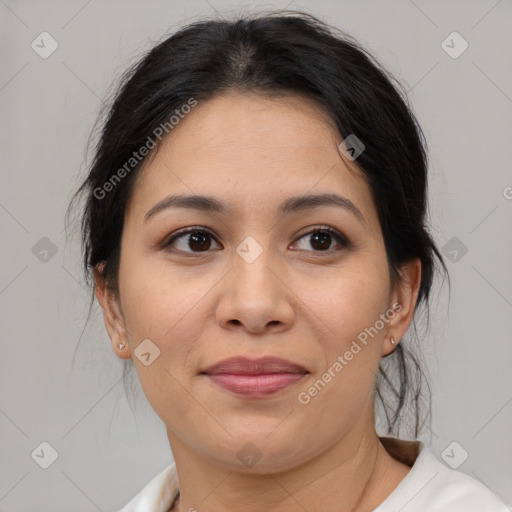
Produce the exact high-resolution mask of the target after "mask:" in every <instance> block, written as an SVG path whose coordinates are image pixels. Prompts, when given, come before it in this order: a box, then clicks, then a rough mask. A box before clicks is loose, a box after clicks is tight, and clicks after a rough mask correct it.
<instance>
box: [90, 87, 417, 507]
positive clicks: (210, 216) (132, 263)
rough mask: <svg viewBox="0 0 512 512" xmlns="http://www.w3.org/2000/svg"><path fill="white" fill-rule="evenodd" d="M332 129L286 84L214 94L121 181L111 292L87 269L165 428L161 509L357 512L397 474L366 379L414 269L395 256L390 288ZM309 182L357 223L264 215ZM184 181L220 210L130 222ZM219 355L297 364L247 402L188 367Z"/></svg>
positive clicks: (358, 185)
mask: <svg viewBox="0 0 512 512" xmlns="http://www.w3.org/2000/svg"><path fill="white" fill-rule="evenodd" d="M341 140H342V139H341V137H340V135H339V133H338V132H337V130H336V128H335V126H334V125H333V123H332V121H331V120H330V119H328V118H327V117H326V116H325V115H323V114H322V112H321V110H320V109H319V108H318V106H317V105H316V104H315V103H313V102H312V100H309V99H304V98H302V97H300V96H295V95H287V96H285V97H281V98H273V99H269V98H266V97H262V96H256V95H254V94H241V93H235V92H229V93H225V94H223V95H220V96H217V97H215V98H214V99H211V100H209V101H206V102H202V103H201V102H200V103H199V104H198V105H197V106H196V107H195V108H194V109H193V110H192V112H191V113H190V114H188V115H187V116H186V117H185V118H184V119H183V120H181V121H180V123H179V125H177V126H176V127H175V128H174V129H173V131H172V132H170V134H169V135H168V136H167V137H166V138H165V139H164V141H163V144H162V145H161V147H159V149H158V151H156V152H154V153H153V154H152V155H151V158H150V159H148V160H147V161H146V163H145V166H144V169H143V171H142V173H141V175H140V176H139V177H138V181H137V185H136V188H135V191H134V195H133V197H132V200H131V202H130V204H129V205H128V208H127V211H126V217H125V225H124V230H123V234H122V244H121V262H120V269H119V296H117V295H116V294H115V293H113V292H110V291H109V290H108V288H107V286H106V285H105V282H104V281H103V279H102V276H101V268H102V267H101V265H100V266H98V268H97V269H96V271H95V279H96V296H97V298H98V300H99V302H100V304H101V306H102V309H103V313H104V320H105V326H106V328H107V331H108V334H109V336H110V339H111V341H112V349H113V351H114V352H115V353H116V354H117V355H118V356H119V357H120V358H123V359H127V358H130V357H131V358H133V360H134V365H135V368H136V371H137V375H138V378H139V380H140V383H141V386H142V388H143V391H144V393H145V395H146V397H147V399H148V401H149V402H150V404H151V406H152V407H153V409H154V410H155V412H156V413H157V414H158V415H159V416H160V418H161V419H162V420H163V421H164V423H165V425H166V429H167V435H168V439H169V443H170V447H171V449H172V453H173V455H174V458H175V461H176V467H177V472H178V478H179V481H180V491H181V497H180V501H179V503H178V504H177V506H176V507H175V508H174V509H173V510H175V511H179V512H184V511H188V510H189V509H190V508H191V507H193V509H195V510H197V511H199V512H201V510H208V512H220V511H222V512H227V511H235V510H237V511H238V510H240V509H241V504H243V510H244V511H246V512H252V511H261V510H273V511H275V512H292V511H293V512H295V511H301V512H302V511H304V510H346V511H350V510H354V511H365V510H372V509H373V508H375V507H376V506H377V505H379V504H380V503H381V502H382V501H383V500H384V499H385V498H386V497H387V496H388V495H389V494H390V493H391V492H392V491H393V490H394V489H395V488H396V486H397V485H398V483H399V482H400V481H401V480H402V479H403V478H404V477H405V475H406V474H407V472H408V471H409V469H410V468H409V467H408V466H406V465H404V464H402V463H400V462H398V461H397V460H395V459H393V458H392V457H391V456H390V455H389V454H388V453H387V452H386V450H385V449H384V447H383V446H382V444H381V443H380V441H379V438H378V436H377V434H376V431H375V426H374V425H375V420H374V413H373V408H374V393H375V389H374V385H375V379H376V373H377V371H378V365H379V361H380V359H381V358H382V357H385V356H387V355H389V354H390V353H391V352H392V351H393V350H394V348H395V345H393V344H391V342H390V338H391V336H393V337H394V338H395V339H396V340H401V339H402V337H403V335H404V334H405V332H406V330H407V328H408V326H409V325H410V323H411V321H412V318H413V314H414V307H415V304H416V300H417V296H418V290H419V284H420V278H421V263H420V261H419V260H418V259H415V260H412V261H410V262H407V264H404V265H403V266H402V268H401V270H400V272H401V276H402V281H401V282H399V283H392V282H391V280H390V276H389V272H388V266H387V259H386V252H385V248H384V241H383V238H382V232H381V229H380V224H379V220H378V216H377V212H376V208H375V204H374V203H373V199H372V196H371V193H370V189H369V187H368V185H367V184H366V182H365V180H364V178H363V174H362V173H361V171H359V170H358V168H357V165H356V164H357V160H356V161H354V162H351V161H349V160H348V159H346V158H343V157H342V155H341V154H340V152H339V150H338V145H339V143H340V142H341ZM322 192H325V193H333V192H335V193H338V194H340V195H343V196H344V197H346V198H348V199H350V200H351V201H352V202H353V203H354V204H355V205H356V207H357V208H358V209H359V210H360V211H361V213H362V215H363V217H364V222H360V221H359V220H358V218H357V217H356V216H355V215H353V214H352V213H351V212H350V211H348V210H347V209H343V208H340V207H336V206H321V207H318V208H315V209H311V210H309V211H305V212H300V213H292V214H289V215H286V216H283V215H280V214H279V213H278V212H277V208H278V206H279V205H280V204H281V203H282V202H283V201H284V200H285V199H288V198H289V197H292V196H297V195H302V194H305V193H322ZM194 193H195V194H204V195H209V196H214V197H215V198H217V199H218V200H219V201H221V202H222V203H224V204H225V205H227V206H229V207H230V208H232V210H233V214H232V215H222V214H220V213H205V212H200V211H195V210H185V209H177V208H174V209H167V210H164V211H161V212H160V213H158V214H157V215H155V216H154V217H152V218H150V219H149V220H148V221H147V222H145V221H144V216H145V214H146V212H147V211H148V210H150V209H151V208H152V207H153V206H154V205H155V204H156V203H158V202H159V201H160V200H161V199H163V198H164V197H166V196H167V195H169V194H194ZM318 225H320V226H330V227H332V228H334V229H335V230H337V231H339V232H340V233H341V234H343V235H344V236H345V237H347V238H348V240H349V245H348V246H341V245H340V244H339V243H338V242H337V241H336V239H335V238H331V239H328V240H327V242H326V243H325V246H326V247H327V248H328V249H327V250H322V247H321V246H320V249H319V248H318V247H319V244H318V243H316V244H315V242H314V240H313V241H312V239H311V236H310V235H306V236H304V234H306V233H307V232H308V231H309V230H310V228H312V227H314V226H315V227H316V226H318ZM186 227H202V228H203V229H204V228H208V229H209V230H210V231H211V232H212V233H213V236H214V238H207V241H206V243H205V242H200V243H199V246H198V245H193V242H192V247H191V246H190V245H189V242H190V235H185V236H183V237H182V238H181V239H179V240H176V241H175V242H174V244H173V246H172V245H171V246H168V247H167V248H162V247H160V246H159V243H160V242H162V241H164V240H165V239H166V238H167V239H169V235H171V234H173V233H175V232H176V231H178V230H179V229H182V228H186ZM248 236H251V237H253V238H254V239H255V240H256V241H257V242H258V244H259V245H260V246H261V248H262V250H263V252H262V253H261V255H259V257H258V258H257V259H256V260H255V261H254V262H252V263H250V264H249V263H247V262H246V261H245V260H244V259H243V258H241V257H240V256H239V254H238V253H237V252H236V248H237V247H238V246H239V244H240V243H241V242H242V240H244V239H245V238H246V237H248ZM329 240H331V243H329ZM208 244H209V245H208ZM198 247H199V249H198ZM203 247H205V248H206V249H203V251H202V252H201V249H202V248H203ZM194 250H195V251H196V252H194ZM180 251H181V252H180ZM185 251H186V252H185ZM396 302H398V303H400V304H401V305H402V309H401V310H400V312H398V313H396V314H395V315H394V316H393V318H392V319H390V320H389V321H388V322H386V323H385V326H384V328H382V329H381V330H380V331H379V332H378V335H375V336H374V337H373V338H370V341H369V343H368V344H367V345H366V346H364V347H363V348H362V350H361V351H360V352H359V353H358V354H357V355H356V356H354V358H353V359H352V360H351V361H350V362H349V363H348V364H347V365H346V366H345V367H344V368H343V370H342V371H341V372H339V373H338V374H337V375H336V377H335V378H333V379H332V381H331V382H329V383H328V384H327V385H326V386H325V388H323V389H322V390H321V392H319V393H318V394H317V396H315V397H314V398H312V399H311V401H310V403H308V404H307V405H303V404H301V403H299V401H298V398H297V397H298V394H299V393H300V392H301V391H305V390H306V391H307V390H308V388H309V387H310V386H311V385H312V384H313V383H314V382H316V381H317V380H318V379H319V378H320V376H321V375H322V374H323V373H324V372H325V371H326V370H327V369H328V368H329V367H331V366H332V365H333V363H334V362H335V361H336V360H337V357H338V356H339V355H343V354H344V353H345V352H346V351H347V350H348V349H349V347H350V345H351V343H352V341H353V340H355V339H356V338H357V335H358V334H359V333H361V332H362V331H364V329H365V328H368V327H369V326H373V325H374V324H375V322H376V320H378V319H379V315H380V314H382V313H384V312H386V310H389V309H390V308H391V307H392V305H393V304H394V303H396ZM146 338H149V339H150V340H151V341H152V342H153V343H154V344H155V345H156V346H157V347H158V348H159V350H160V356H159V357H158V358H156V359H155V360H154V361H153V362H152V363H151V364H150V365H148V366H145V365H144V364H142V362H141V361H140V360H139V359H138V357H136V356H135V355H134V350H135V349H136V348H137V346H138V345H139V343H141V341H142V340H144V339H146ZM118 343H126V347H125V348H124V349H122V350H119V349H118V347H117V345H118ZM236 355H245V356H248V357H260V356H263V355H272V356H277V357H281V358H284V359H287V360H290V361H293V362H295V363H298V364H300V365H302V366H304V367H305V368H306V369H307V370H308V371H309V374H308V375H306V376H305V377H304V378H303V379H302V380H301V381H300V382H299V383H297V384H295V385H293V386H291V387H289V388H287V389H285V390H284V391H281V392H279V393H277V394H275V395H273V396H271V397H267V398H263V399H261V398H260V399H248V398H244V397H241V396H238V395H235V394H233V393H230V392H229V391H226V390H224V389H222V388H220V387H219V386H217V385H215V384H214V383H212V382H211V380H210V379H209V378H208V377H205V376H204V375H200V372H201V370H203V369H205V368H206V367H207V366H210V365H212V364H214V363H216V362H219V361H221V360H224V359H226V358H229V357H232V356H236ZM248 442H251V443H252V444H253V445H254V446H256V448H257V450H258V453H259V454H260V455H261V458H260V459H259V460H258V461H257V463H256V464H254V465H253V466H251V467H247V466H246V465H244V464H243V463H242V462H241V461H240V460H239V458H238V457H237V453H238V451H239V450H240V449H241V448H242V447H243V446H244V445H245V444H246V443H248Z"/></svg>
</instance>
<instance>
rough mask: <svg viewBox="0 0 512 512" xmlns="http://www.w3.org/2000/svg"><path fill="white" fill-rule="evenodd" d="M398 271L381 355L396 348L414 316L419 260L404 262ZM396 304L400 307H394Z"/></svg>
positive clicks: (419, 267) (419, 275)
mask: <svg viewBox="0 0 512 512" xmlns="http://www.w3.org/2000/svg"><path fill="white" fill-rule="evenodd" d="M399 273H400V280H399V281H398V282H397V283H396V284H395V286H394V288H393V292H392V294H391V304H393V309H394V311H395V315H394V316H393V318H392V319H390V321H389V324H388V329H387V332H388V336H386V338H385V340H384V342H383V344H382V356H383V357H384V356H387V355H389V354H391V353H392V352H393V351H394V350H395V349H396V347H397V346H398V344H399V343H400V341H401V340H402V338H403V337H404V335H405V333H406V331H407V329H408V328H409V325H410V324H411V322H412V320H413V318H414V312H415V309H416V301H417V299H418V294H419V290H420V285H421V260H420V259H419V258H415V259H413V260H410V261H408V262H406V263H404V264H403V265H402V266H401V267H400V270H399ZM397 304H398V305H399V306H400V307H394V306H395V305H397Z"/></svg>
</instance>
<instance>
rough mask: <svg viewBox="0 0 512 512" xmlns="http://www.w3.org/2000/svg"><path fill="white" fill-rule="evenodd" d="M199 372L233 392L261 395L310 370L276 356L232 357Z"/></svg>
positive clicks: (284, 387) (271, 393) (294, 380)
mask: <svg viewBox="0 0 512 512" xmlns="http://www.w3.org/2000/svg"><path fill="white" fill-rule="evenodd" d="M201 373H202V374H204V375H207V376H208V377H209V378H210V379H211V381H212V382H214V383H215V384H217V385H219V386H220V387H222V388H224V389H227V390H228V391H231V392H233V393H236V394H239V395H244V396H252V397H264V396H269V395H273V394H275V393H277V392H278V391H281V390H284V389H286V388H288V387H289V386H291V385H293V384H295V383H296V382H298V381H299V380H301V379H302V378H303V377H304V376H305V375H306V374H308V373H309V372H308V371H307V370H306V369H305V368H304V367H303V366H301V365H299V364H296V363H293V362H291V361H286V360H284V359H280V358H276V357H263V358H260V359H250V358H247V357H234V358H231V359H226V360H224V361H221V362H219V363H217V364H215V365H213V366H210V367H209V368H207V369H206V370H204V371H203V372H201Z"/></svg>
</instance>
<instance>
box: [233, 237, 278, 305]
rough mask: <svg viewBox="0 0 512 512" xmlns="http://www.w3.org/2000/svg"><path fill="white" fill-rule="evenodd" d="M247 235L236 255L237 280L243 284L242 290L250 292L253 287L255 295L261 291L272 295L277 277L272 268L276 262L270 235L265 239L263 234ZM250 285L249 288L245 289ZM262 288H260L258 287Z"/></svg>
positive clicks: (238, 247)
mask: <svg viewBox="0 0 512 512" xmlns="http://www.w3.org/2000/svg"><path fill="white" fill-rule="evenodd" d="M258 238H259V239H260V241H261V243H260V242H258V240H257V239H256V238H255V237H254V236H247V237H246V238H244V239H243V240H242V242H241V243H240V244H239V245H238V246H237V247H236V256H234V266H235V269H234V270H235V277H236V279H235V281H236V282H238V283H240V284H241V285H242V291H243V292H247V293H249V295H251V293H250V291H251V290H250V288H251V287H252V288H253V294H252V295H253V296H254V295H255V294H256V293H259V292H260V291H268V293H267V294H266V295H267V297H270V294H271V292H272V289H273V288H274V286H271V282H272V280H273V279H277V278H276V276H275V274H274V272H272V271H271V270H270V269H271V268H272V266H273V265H274V266H275V264H276V262H275V261H273V260H275V257H274V256H275V252H274V251H273V250H272V249H271V248H270V247H269V245H268V237H266V239H265V240H263V237H262V236H259V237H258ZM243 287H248V288H249V289H244V288H243ZM260 287H261V288H262V289H261V290H258V289H257V288H260Z"/></svg>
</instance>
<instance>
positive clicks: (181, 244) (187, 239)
mask: <svg viewBox="0 0 512 512" xmlns="http://www.w3.org/2000/svg"><path fill="white" fill-rule="evenodd" d="M214 240H215V238H214V237H213V235H212V234H211V233H210V232H209V231H206V230H204V229H198V228H193V229H188V230H186V231H182V232H181V233H178V234H177V235H175V236H173V237H172V238H171V239H170V240H169V242H168V243H166V244H165V247H169V246H172V247H174V248H175V249H176V251H177V252H187V253H198V252H207V251H208V250H209V249H210V248H211V246H212V241H214Z"/></svg>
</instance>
